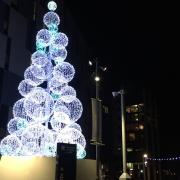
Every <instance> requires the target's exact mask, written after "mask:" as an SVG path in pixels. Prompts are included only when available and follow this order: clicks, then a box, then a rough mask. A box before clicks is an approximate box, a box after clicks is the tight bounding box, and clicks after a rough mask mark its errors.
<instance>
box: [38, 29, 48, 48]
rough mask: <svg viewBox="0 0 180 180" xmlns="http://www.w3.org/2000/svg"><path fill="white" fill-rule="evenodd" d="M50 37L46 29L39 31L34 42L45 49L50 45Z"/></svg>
mask: <svg viewBox="0 0 180 180" xmlns="http://www.w3.org/2000/svg"><path fill="white" fill-rule="evenodd" d="M50 40H51V35H50V33H49V31H48V30H47V29H41V30H40V31H38V33H37V35H36V42H37V43H38V44H39V45H40V46H42V47H47V46H48V45H49V44H50Z"/></svg>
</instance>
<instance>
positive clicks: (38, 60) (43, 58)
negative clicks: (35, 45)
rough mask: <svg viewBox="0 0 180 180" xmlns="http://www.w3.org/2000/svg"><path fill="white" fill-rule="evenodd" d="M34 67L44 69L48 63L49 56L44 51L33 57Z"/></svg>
mask: <svg viewBox="0 0 180 180" xmlns="http://www.w3.org/2000/svg"><path fill="white" fill-rule="evenodd" d="M31 61H32V64H33V65H36V66H40V67H44V66H45V65H46V64H47V63H48V62H49V60H48V57H47V54H46V53H45V52H44V51H36V52H34V53H33V54H32V56H31Z"/></svg>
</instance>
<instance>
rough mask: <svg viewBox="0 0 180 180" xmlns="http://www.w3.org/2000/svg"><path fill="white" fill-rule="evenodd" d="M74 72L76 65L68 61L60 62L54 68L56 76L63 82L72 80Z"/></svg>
mask: <svg viewBox="0 0 180 180" xmlns="http://www.w3.org/2000/svg"><path fill="white" fill-rule="evenodd" d="M74 74H75V70H74V67H73V66H72V65H71V64H69V63H67V62H62V63H60V64H58V65H57V66H55V67H54V70H53V75H54V77H56V78H58V79H59V81H61V82H62V83H68V82H70V81H71V80H72V79H73V77H74Z"/></svg>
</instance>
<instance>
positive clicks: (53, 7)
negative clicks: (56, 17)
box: [47, 1, 57, 11]
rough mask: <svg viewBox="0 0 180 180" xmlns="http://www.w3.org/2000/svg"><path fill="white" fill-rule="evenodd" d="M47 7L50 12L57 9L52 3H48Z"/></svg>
mask: <svg viewBox="0 0 180 180" xmlns="http://www.w3.org/2000/svg"><path fill="white" fill-rule="evenodd" d="M47 6H48V9H49V10H50V11H55V10H56V9H57V4H56V3H55V2H54V1H50V2H48V5H47Z"/></svg>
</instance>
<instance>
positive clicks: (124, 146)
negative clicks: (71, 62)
mask: <svg viewBox="0 0 180 180" xmlns="http://www.w3.org/2000/svg"><path fill="white" fill-rule="evenodd" d="M120 94H121V121H122V156H123V173H126V131H125V115H124V114H125V113H124V90H123V89H122V90H120Z"/></svg>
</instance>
